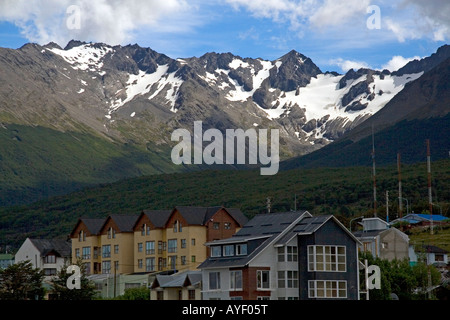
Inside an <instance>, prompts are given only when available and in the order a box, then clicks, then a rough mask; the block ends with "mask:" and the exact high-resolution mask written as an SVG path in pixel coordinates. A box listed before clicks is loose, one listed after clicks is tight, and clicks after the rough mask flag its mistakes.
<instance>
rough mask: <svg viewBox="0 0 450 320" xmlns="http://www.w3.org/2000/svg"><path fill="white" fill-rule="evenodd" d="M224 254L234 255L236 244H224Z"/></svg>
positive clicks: (226, 255)
mask: <svg viewBox="0 0 450 320" xmlns="http://www.w3.org/2000/svg"><path fill="white" fill-rule="evenodd" d="M223 256H224V257H230V256H234V245H232V244H231V245H226V246H223Z"/></svg>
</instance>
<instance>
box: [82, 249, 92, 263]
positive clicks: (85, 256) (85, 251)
mask: <svg viewBox="0 0 450 320" xmlns="http://www.w3.org/2000/svg"><path fill="white" fill-rule="evenodd" d="M82 250H83V256H82V259H85V260H87V259H90V258H91V247H83V249H82Z"/></svg>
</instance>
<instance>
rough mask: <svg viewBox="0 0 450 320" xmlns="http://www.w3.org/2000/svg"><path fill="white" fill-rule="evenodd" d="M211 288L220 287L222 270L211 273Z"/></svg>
mask: <svg viewBox="0 0 450 320" xmlns="http://www.w3.org/2000/svg"><path fill="white" fill-rule="evenodd" d="M209 289H210V290H217V289H220V272H210V273H209Z"/></svg>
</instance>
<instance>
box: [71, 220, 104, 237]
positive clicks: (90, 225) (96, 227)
mask: <svg viewBox="0 0 450 320" xmlns="http://www.w3.org/2000/svg"><path fill="white" fill-rule="evenodd" d="M105 220H106V219H92V218H80V219H78V222H77V223H76V224H75V227H74V228H73V229H72V231H71V232H70V236H71V237H73V235H74V234H73V233H74V232H75V230H76V229H77V227H78V225H79V224H80V223H83V224H84V225H85V226H86V228H87V229H88V230H89V232H90V233H91V234H94V235H97V234H99V232H100V230H101V228H102V226H103V223H105Z"/></svg>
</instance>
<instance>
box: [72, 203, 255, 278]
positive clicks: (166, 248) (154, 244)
mask: <svg viewBox="0 0 450 320" xmlns="http://www.w3.org/2000/svg"><path fill="white" fill-rule="evenodd" d="M246 222H247V218H246V217H245V216H244V215H243V214H242V212H241V211H240V210H239V209H233V208H231V209H228V208H224V207H175V208H174V209H172V210H144V211H142V212H141V214H140V215H138V216H135V215H133V216H129V215H110V216H108V217H107V218H106V219H79V220H78V222H77V224H76V225H75V227H74V229H73V230H72V232H71V233H70V237H71V239H72V261H73V263H75V262H76V261H77V259H79V258H81V259H82V261H83V262H84V263H85V266H86V270H87V273H88V274H114V273H116V274H130V273H148V272H162V271H172V270H173V271H177V272H179V271H185V270H195V269H196V268H197V266H198V265H199V264H200V263H202V262H203V261H204V260H205V259H206V258H207V257H208V255H209V251H208V250H209V249H208V248H207V247H206V246H205V245H204V243H206V242H210V241H213V240H218V239H224V238H229V237H231V236H232V235H233V234H234V233H236V232H237V231H238V230H239V229H240V228H242V226H243V225H244V224H245V223H246Z"/></svg>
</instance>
